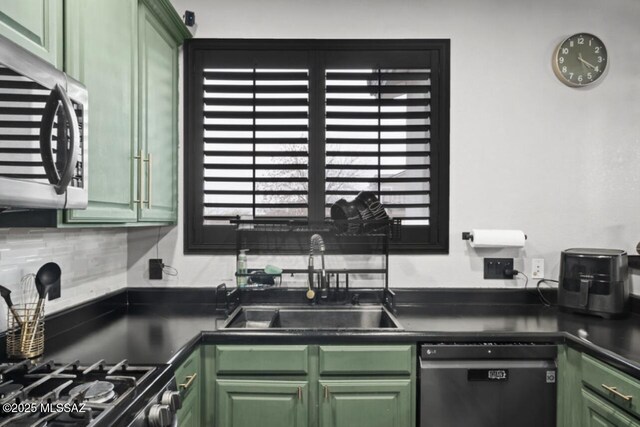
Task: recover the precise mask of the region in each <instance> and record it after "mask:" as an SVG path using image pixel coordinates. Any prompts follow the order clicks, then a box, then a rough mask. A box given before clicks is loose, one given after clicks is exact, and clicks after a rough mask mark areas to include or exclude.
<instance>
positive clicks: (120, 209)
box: [64, 0, 190, 225]
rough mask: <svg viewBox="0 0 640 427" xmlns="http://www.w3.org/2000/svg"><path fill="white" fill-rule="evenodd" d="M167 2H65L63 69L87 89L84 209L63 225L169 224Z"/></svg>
mask: <svg viewBox="0 0 640 427" xmlns="http://www.w3.org/2000/svg"><path fill="white" fill-rule="evenodd" d="M189 36H190V35H189V32H188V30H187V29H186V27H185V26H184V24H183V23H182V22H181V19H180V17H179V16H178V14H177V13H176V11H175V10H174V9H173V7H172V6H171V3H170V2H169V1H168V0H154V1H146V0H66V3H65V70H66V71H67V73H69V75H71V76H72V77H74V78H76V79H78V80H79V81H81V82H82V83H84V84H85V85H86V86H87V89H88V91H89V120H88V123H89V125H88V126H89V129H88V140H89V150H88V152H89V162H88V176H89V206H88V208H87V209H86V210H70V211H66V212H65V216H64V222H65V223H67V224H69V223H71V224H73V223H84V224H86V225H88V224H96V225H97V224H110V225H118V224H120V225H128V224H129V225H131V224H133V225H135V224H143V223H146V222H153V223H156V224H157V223H164V224H166V223H175V222H176V221H177V205H178V186H177V177H178V48H179V46H180V44H181V43H182V41H183V40H184V39H185V38H187V37H189Z"/></svg>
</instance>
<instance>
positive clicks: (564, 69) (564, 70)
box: [562, 65, 567, 73]
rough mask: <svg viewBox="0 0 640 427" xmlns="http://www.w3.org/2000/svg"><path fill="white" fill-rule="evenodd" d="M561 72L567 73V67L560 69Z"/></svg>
mask: <svg viewBox="0 0 640 427" xmlns="http://www.w3.org/2000/svg"><path fill="white" fill-rule="evenodd" d="M562 72H563V73H566V72H567V66H566V65H565V66H564V67H562Z"/></svg>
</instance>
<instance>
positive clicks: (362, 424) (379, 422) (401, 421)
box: [319, 378, 414, 427]
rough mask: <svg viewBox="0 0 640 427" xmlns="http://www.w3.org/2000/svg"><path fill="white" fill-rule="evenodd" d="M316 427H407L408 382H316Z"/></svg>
mask: <svg viewBox="0 0 640 427" xmlns="http://www.w3.org/2000/svg"><path fill="white" fill-rule="evenodd" d="M319 387H320V389H319V398H320V409H319V410H320V423H319V426H320V427H410V426H411V425H412V415H411V414H412V412H413V409H412V408H413V407H414V402H413V401H412V392H411V387H412V381H411V380H410V379H408V378H407V379H402V380H396V379H394V380H384V379H375V380H320V382H319Z"/></svg>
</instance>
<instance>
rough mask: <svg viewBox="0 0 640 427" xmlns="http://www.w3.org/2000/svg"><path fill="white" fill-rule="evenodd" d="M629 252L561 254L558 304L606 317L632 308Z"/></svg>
mask: <svg viewBox="0 0 640 427" xmlns="http://www.w3.org/2000/svg"><path fill="white" fill-rule="evenodd" d="M628 269H629V267H628V261H627V253H626V252H625V251H621V250H617V249H567V250H565V251H562V255H561V256H560V283H559V285H558V305H559V306H560V308H562V309H564V310H567V311H574V312H579V313H587V314H593V315H596V316H601V317H604V318H611V317H618V316H623V315H624V314H626V312H627V310H628V307H629V271H628Z"/></svg>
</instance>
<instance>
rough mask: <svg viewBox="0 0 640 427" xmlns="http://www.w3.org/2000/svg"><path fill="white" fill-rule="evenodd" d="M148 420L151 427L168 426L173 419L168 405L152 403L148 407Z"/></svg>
mask: <svg viewBox="0 0 640 427" xmlns="http://www.w3.org/2000/svg"><path fill="white" fill-rule="evenodd" d="M148 421H149V425H150V426H151V427H169V426H170V425H171V421H173V413H172V412H171V409H170V408H169V405H159V404H155V405H152V406H151V408H149V418H148Z"/></svg>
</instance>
